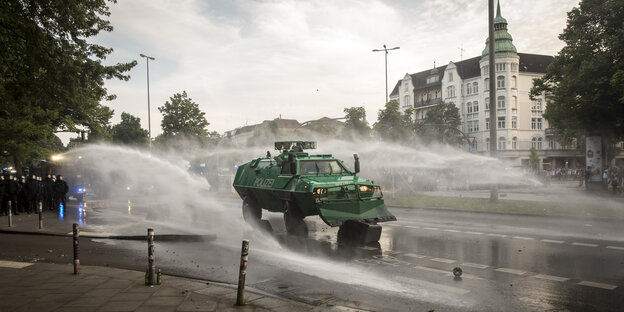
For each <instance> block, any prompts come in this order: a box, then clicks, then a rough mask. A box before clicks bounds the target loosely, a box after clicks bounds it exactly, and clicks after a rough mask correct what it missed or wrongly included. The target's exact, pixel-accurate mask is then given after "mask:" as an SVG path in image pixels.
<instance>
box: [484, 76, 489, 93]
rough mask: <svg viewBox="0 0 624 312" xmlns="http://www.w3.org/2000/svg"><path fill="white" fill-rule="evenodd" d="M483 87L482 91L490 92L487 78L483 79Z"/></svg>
mask: <svg viewBox="0 0 624 312" xmlns="http://www.w3.org/2000/svg"><path fill="white" fill-rule="evenodd" d="M483 86H484V87H483V89H484V90H485V91H488V90H490V79H489V78H485V79H484V80H483Z"/></svg>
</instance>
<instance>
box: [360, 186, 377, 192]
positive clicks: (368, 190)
mask: <svg viewBox="0 0 624 312" xmlns="http://www.w3.org/2000/svg"><path fill="white" fill-rule="evenodd" d="M374 190H375V189H374V188H372V187H370V186H366V185H361V186H360V192H372V191H374Z"/></svg>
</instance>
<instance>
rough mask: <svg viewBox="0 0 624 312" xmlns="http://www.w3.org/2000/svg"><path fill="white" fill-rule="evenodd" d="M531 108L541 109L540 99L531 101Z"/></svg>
mask: <svg viewBox="0 0 624 312" xmlns="http://www.w3.org/2000/svg"><path fill="white" fill-rule="evenodd" d="M531 110H534V111H542V100H541V99H537V100H535V101H533V106H531Z"/></svg>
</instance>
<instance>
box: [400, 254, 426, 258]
mask: <svg viewBox="0 0 624 312" xmlns="http://www.w3.org/2000/svg"><path fill="white" fill-rule="evenodd" d="M403 255H404V256H408V257H412V258H417V259H422V258H427V256H423V255H417V254H415V253H406V254H403Z"/></svg>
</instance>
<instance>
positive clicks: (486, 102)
mask: <svg viewBox="0 0 624 312" xmlns="http://www.w3.org/2000/svg"><path fill="white" fill-rule="evenodd" d="M485 110H486V111H488V110H490V98H485Z"/></svg>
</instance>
